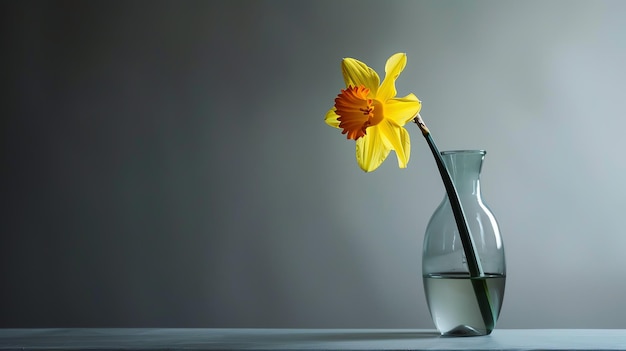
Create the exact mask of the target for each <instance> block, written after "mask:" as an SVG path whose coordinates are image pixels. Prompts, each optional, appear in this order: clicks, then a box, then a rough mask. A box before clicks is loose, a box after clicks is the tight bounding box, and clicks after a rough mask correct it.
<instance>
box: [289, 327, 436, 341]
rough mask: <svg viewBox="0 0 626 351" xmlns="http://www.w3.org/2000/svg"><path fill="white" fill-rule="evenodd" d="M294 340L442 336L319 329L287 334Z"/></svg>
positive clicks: (351, 339) (409, 332)
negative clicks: (317, 330)
mask: <svg viewBox="0 0 626 351" xmlns="http://www.w3.org/2000/svg"><path fill="white" fill-rule="evenodd" d="M285 336H287V337H288V338H289V339H291V340H292V341H296V340H302V341H304V340H311V339H313V340H317V341H373V340H410V339H434V338H439V337H441V334H439V333H438V332H436V331H412V330H406V331H404V330H402V331H399V330H389V331H381V330H371V331H368V330H363V331H361V330H357V331H346V330H342V331H328V330H324V331H319V332H309V333H303V334H299V333H292V334H287V335H285Z"/></svg>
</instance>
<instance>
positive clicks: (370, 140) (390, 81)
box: [325, 53, 422, 172]
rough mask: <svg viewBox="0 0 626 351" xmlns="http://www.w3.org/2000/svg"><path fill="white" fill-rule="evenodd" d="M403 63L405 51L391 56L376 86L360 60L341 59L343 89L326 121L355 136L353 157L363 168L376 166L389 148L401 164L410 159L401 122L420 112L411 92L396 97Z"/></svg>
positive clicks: (368, 169) (373, 76) (374, 75)
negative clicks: (354, 156) (344, 86)
mask: <svg viewBox="0 0 626 351" xmlns="http://www.w3.org/2000/svg"><path fill="white" fill-rule="evenodd" d="M404 66H406V54H403V53H398V54H395V55H393V56H391V57H390V58H389V59H388V60H387V64H386V65H385V79H384V80H383V82H382V84H380V86H379V82H380V78H379V77H378V74H377V73H376V71H374V70H373V69H371V68H370V67H368V66H367V65H366V64H364V63H363V62H361V61H358V60H355V59H353V58H345V59H343V61H342V63H341V70H342V72H343V79H344V81H345V83H346V89H341V93H340V94H339V95H337V98H336V99H335V106H333V108H331V109H330V111H328V113H326V118H325V122H326V123H327V124H328V125H330V126H332V127H335V128H340V129H343V130H342V132H341V133H342V134H346V136H347V138H348V139H354V140H356V159H357V162H358V163H359V166H360V167H361V169H363V170H364V171H365V172H371V171H373V170H375V169H376V168H378V166H380V164H381V163H383V161H384V160H385V159H386V158H387V155H389V151H391V150H394V151H395V152H396V156H397V157H398V166H399V167H400V168H406V166H407V163H408V162H409V157H410V154H411V142H410V139H409V133H408V132H407V130H406V129H404V125H405V124H406V123H407V122H409V121H411V120H412V119H413V118H414V117H415V116H416V115H417V114H418V113H419V111H420V108H421V106H422V104H421V102H420V101H419V100H418V98H417V97H416V96H415V95H414V94H409V95H407V96H405V97H402V98H397V97H396V85H395V83H396V79H397V78H398V76H399V75H400V72H402V70H403V69H404Z"/></svg>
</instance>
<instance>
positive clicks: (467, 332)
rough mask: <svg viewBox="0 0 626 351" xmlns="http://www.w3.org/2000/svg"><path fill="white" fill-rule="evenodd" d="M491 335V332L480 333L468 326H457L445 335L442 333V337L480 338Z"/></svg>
mask: <svg viewBox="0 0 626 351" xmlns="http://www.w3.org/2000/svg"><path fill="white" fill-rule="evenodd" d="M489 334H491V330H489V331H485V330H483V331H480V330H477V329H475V328H472V327H470V326H468V325H459V326H456V327H454V328H453V329H452V330H449V331H447V332H445V333H442V334H441V335H442V336H453V337H457V336H482V335H489Z"/></svg>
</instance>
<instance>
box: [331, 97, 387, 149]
mask: <svg viewBox="0 0 626 351" xmlns="http://www.w3.org/2000/svg"><path fill="white" fill-rule="evenodd" d="M369 92H370V90H369V89H368V88H366V87H365V86H363V85H360V86H358V87H353V86H348V88H347V89H345V90H344V89H341V94H339V95H337V98H336V99H335V113H337V114H338V115H339V118H337V120H338V121H339V128H342V129H343V130H342V131H341V134H347V135H346V136H347V138H348V139H354V140H357V139H358V138H360V137H362V136H364V135H365V134H366V129H367V127H369V126H373V125H376V124H378V123H380V121H382V120H383V114H382V112H383V111H382V105H381V104H380V103H379V102H378V101H376V100H374V99H368V98H367V95H368V94H369Z"/></svg>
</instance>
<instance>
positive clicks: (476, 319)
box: [424, 273, 506, 336]
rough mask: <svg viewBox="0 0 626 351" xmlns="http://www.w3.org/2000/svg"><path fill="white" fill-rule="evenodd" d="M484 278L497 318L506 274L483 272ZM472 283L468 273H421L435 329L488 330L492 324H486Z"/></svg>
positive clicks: (481, 332) (468, 333) (445, 331)
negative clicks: (423, 274)
mask: <svg viewBox="0 0 626 351" xmlns="http://www.w3.org/2000/svg"><path fill="white" fill-rule="evenodd" d="M474 279H476V280H483V281H484V283H485V284H486V286H487V289H488V290H489V300H490V303H491V308H492V311H493V314H494V320H496V319H497V317H498V314H499V313H500V306H502V298H503V296H504V286H505V281H506V279H505V276H504V275H501V274H486V275H485V276H484V277H480V278H474ZM474 288H475V287H474V285H473V283H472V280H471V279H470V277H469V275H468V274H467V273H461V274H459V273H441V274H428V275H425V276H424V290H425V292H426V299H427V301H428V308H429V309H430V314H431V316H432V319H433V321H434V322H435V325H436V326H437V329H439V330H440V331H441V333H442V334H443V335H455V336H463V335H466V336H472V335H485V334H489V333H491V331H492V330H493V328H494V326H493V325H491V326H489V325H485V322H484V320H483V316H482V314H481V311H480V308H479V306H478V300H477V298H476V293H475V291H474Z"/></svg>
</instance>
